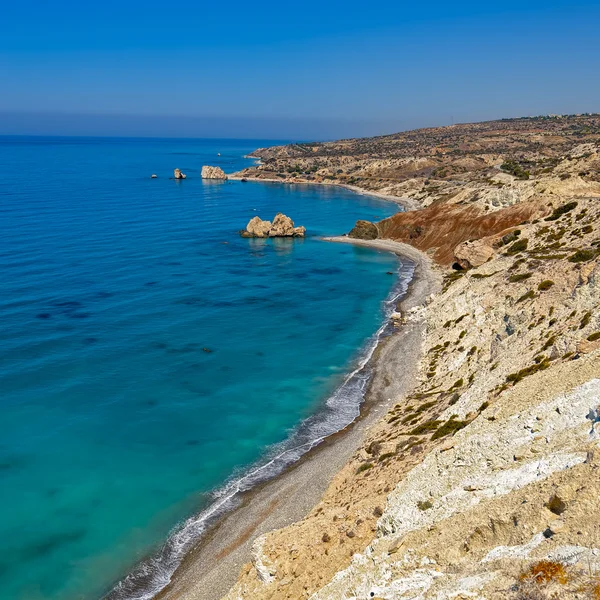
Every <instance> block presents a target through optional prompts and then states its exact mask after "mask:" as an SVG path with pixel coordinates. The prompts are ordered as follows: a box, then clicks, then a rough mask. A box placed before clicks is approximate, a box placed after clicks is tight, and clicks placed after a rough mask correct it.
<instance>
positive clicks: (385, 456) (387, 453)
mask: <svg viewBox="0 0 600 600" xmlns="http://www.w3.org/2000/svg"><path fill="white" fill-rule="evenodd" d="M392 456H396V453H395V452H386V453H385V454H382V455H381V456H380V457H379V462H383V461H384V460H385V459H386V458H392Z"/></svg>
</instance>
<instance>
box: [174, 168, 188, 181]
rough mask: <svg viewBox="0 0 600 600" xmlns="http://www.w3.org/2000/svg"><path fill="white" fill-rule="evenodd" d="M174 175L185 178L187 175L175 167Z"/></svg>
mask: <svg viewBox="0 0 600 600" xmlns="http://www.w3.org/2000/svg"><path fill="white" fill-rule="evenodd" d="M173 177H175V179H185V178H186V177H187V175H186V174H185V173H182V172H181V170H180V169H175V170H174V171H173Z"/></svg>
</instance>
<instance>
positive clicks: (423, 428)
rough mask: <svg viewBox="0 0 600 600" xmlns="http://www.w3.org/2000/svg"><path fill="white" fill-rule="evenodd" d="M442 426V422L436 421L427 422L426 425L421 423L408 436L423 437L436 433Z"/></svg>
mask: <svg viewBox="0 0 600 600" xmlns="http://www.w3.org/2000/svg"><path fill="white" fill-rule="evenodd" d="M440 424H441V421H436V420H435V419H431V421H425V423H421V425H417V427H415V428H414V429H413V430H412V431H409V433H408V435H422V434H423V433H429V432H430V431H435V430H436V429H437V428H438V426H439V425H440Z"/></svg>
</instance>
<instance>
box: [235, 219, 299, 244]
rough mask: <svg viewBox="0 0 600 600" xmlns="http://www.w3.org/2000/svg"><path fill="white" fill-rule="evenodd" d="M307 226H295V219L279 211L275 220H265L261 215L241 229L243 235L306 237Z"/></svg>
mask: <svg viewBox="0 0 600 600" xmlns="http://www.w3.org/2000/svg"><path fill="white" fill-rule="evenodd" d="M305 233H306V227H295V226H294V221H292V219H290V218H289V217H287V216H286V215H284V214H283V213H277V214H276V215H275V218H274V219H273V222H271V221H263V220H262V219H261V218H259V217H253V218H252V219H250V222H249V223H248V225H246V229H243V230H242V231H240V235H241V236H242V237H258V238H267V237H304V234H305Z"/></svg>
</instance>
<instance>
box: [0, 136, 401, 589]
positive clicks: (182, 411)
mask: <svg viewBox="0 0 600 600" xmlns="http://www.w3.org/2000/svg"><path fill="white" fill-rule="evenodd" d="M269 143H270V142H265V141H264V140H255V141H252V140H250V141H247V140H246V141H237V142H236V141H231V140H227V141H225V140H220V141H219V140H148V139H140V140H136V139H83V138H82V139H79V138H6V137H5V138H0V274H1V277H0V422H1V424H2V437H1V438H0V485H1V490H0V492H1V493H0V539H1V540H2V543H1V544H0V598H2V599H3V600H13V599H14V600H42V599H43V600H59V599H60V600H73V599H79V598H86V599H88V598H89V599H95V598H99V597H101V596H102V595H104V594H105V593H107V592H108V591H109V590H110V589H111V588H112V586H113V585H114V584H115V583H116V582H118V581H119V580H120V579H121V578H122V577H123V576H124V575H125V574H126V573H128V572H129V571H130V570H131V569H132V568H133V567H135V565H136V564H138V563H139V561H140V560H142V559H144V558H145V557H147V556H149V555H150V556H152V554H153V553H154V552H155V551H156V550H157V549H159V548H161V547H162V550H161V554H160V555H158V556H155V557H154V559H153V560H152V561H151V562H150V563H144V564H145V566H144V568H143V569H142V570H140V569H138V570H137V571H136V572H135V573H136V577H135V578H132V577H130V578H129V579H128V580H126V582H125V585H124V586H121V587H120V588H118V590H117V592H114V593H113V596H114V597H132V592H131V590H132V589H134V588H135V589H138V590H139V589H140V587H144V586H149V587H150V588H154V589H156V588H157V587H159V586H160V585H162V584H164V582H165V581H166V580H168V576H169V575H170V572H171V571H172V568H173V567H174V566H175V564H176V563H177V560H178V559H179V557H180V556H179V555H180V552H179V553H178V552H176V551H175V550H177V549H178V548H179V545H180V544H181V545H182V546H183V547H185V545H186V544H188V543H189V541H190V540H191V539H192V538H193V537H194V536H195V535H197V534H198V533H199V532H201V531H202V529H203V527H204V526H205V524H204V521H203V519H202V518H200V519H198V518H197V517H195V518H193V519H191V520H190V521H188V522H187V523H186V519H187V518H188V517H190V516H192V515H197V514H198V513H199V512H201V511H203V510H206V509H207V507H213V506H214V504H213V503H214V501H215V497H214V495H213V494H211V492H212V491H214V490H218V489H219V488H221V489H222V486H223V484H224V483H225V482H230V487H229V488H226V491H225V492H223V491H221V496H220V498H218V499H217V500H218V501H221V502H222V501H223V498H225V497H228V496H229V493H230V492H231V490H232V489H233V488H235V486H236V485H237V484H235V483H231V482H233V481H235V480H236V479H237V478H239V477H240V476H242V475H243V474H244V473H245V472H247V469H248V467H249V466H251V465H255V466H256V465H261V464H263V463H264V461H265V460H267V459H268V458H272V457H274V456H276V455H279V454H281V452H284V451H285V450H286V448H289V447H296V446H298V445H301V444H305V445H306V444H308V445H310V441H311V440H312V439H314V438H315V437H316V436H318V435H320V434H326V433H329V432H330V431H332V430H334V429H335V428H336V427H339V426H340V425H343V424H345V422H344V420H348V419H351V418H352V417H353V416H354V414H355V412H356V406H357V402H358V399H357V395H356V393H355V392H356V391H357V389H358V388H360V386H361V385H362V384H363V382H362V380H361V377H360V374H359V376H358V377H356V378H354V379H353V380H350V381H349V382H348V383H347V385H346V386H345V387H343V388H341V389H339V386H340V385H341V384H342V383H343V382H344V380H345V377H346V375H347V373H348V372H350V371H352V369H354V368H355V367H356V366H357V364H358V363H359V361H360V359H361V356H363V355H364V352H365V348H366V347H367V346H366V345H367V344H368V341H369V339H370V338H371V339H372V336H373V334H374V333H375V332H376V331H377V329H378V328H379V326H380V325H381V323H382V321H383V318H384V311H385V310H386V304H385V303H384V299H386V298H388V299H389V297H390V294H391V293H392V288H393V286H394V285H395V284H397V281H398V280H397V278H396V277H391V276H390V275H389V274H388V272H389V271H394V272H396V271H398V268H399V263H398V261H397V259H396V258H395V257H392V256H390V255H388V254H386V253H378V252H375V251H372V250H366V249H360V248H354V247H350V246H346V245H341V244H340V245H338V244H331V243H327V242H323V241H320V240H319V239H318V238H317V236H319V235H323V234H338V233H342V232H344V231H348V230H349V229H350V228H351V227H352V225H353V224H354V222H355V221H356V219H357V218H366V219H375V218H383V217H386V216H388V215H390V214H392V213H393V212H395V210H396V207H394V206H393V205H391V204H389V203H384V202H381V201H379V200H376V199H373V198H367V197H364V196H358V195H355V194H353V193H351V192H347V191H344V190H341V189H335V188H327V187H317V186H311V187H309V186H295V187H289V186H288V187H286V186H284V185H278V184H271V185H269V184H257V183H245V184H244V183H241V182H225V183H224V182H207V181H202V180H201V179H200V177H199V171H200V168H201V166H202V165H203V164H215V165H220V166H222V167H223V168H224V169H225V170H226V171H229V172H231V171H234V170H237V169H239V168H241V167H243V166H245V165H248V164H250V163H251V161H249V160H248V159H244V158H243V156H244V154H246V153H247V152H249V151H251V150H253V149H254V148H256V147H259V146H265V145H267V144H269ZM218 152H220V153H221V156H220V157H219V156H217V153H218ZM174 167H179V168H181V169H182V170H183V171H184V172H186V173H187V175H188V179H187V180H185V181H174V180H171V179H169V176H170V175H171V174H172V170H173V168H174ZM151 173H157V174H158V175H159V178H158V179H154V180H153V179H150V177H149V176H150V174H151ZM277 211H282V212H284V213H286V214H288V215H289V216H291V217H292V218H293V219H294V220H295V221H296V223H297V224H301V225H305V226H306V227H307V229H308V234H309V237H307V239H305V240H268V241H265V240H248V239H242V238H240V237H239V236H238V234H237V231H238V230H239V229H241V228H243V227H244V226H245V224H246V223H247V221H248V220H249V219H250V218H251V217H252V216H254V215H259V216H261V217H262V218H269V219H271V218H272V217H273V216H274V215H275V213H276V212H277ZM405 269H408V270H409V268H408V267H407V266H406V265H405ZM336 390H338V391H337V392H336ZM294 435H295V437H294ZM290 438H291V440H290ZM286 440H287V441H286ZM305 447H306V446H305ZM299 453H301V452H300V451H297V450H292V451H289V452H288V453H287V454H285V455H284V456H285V460H288V459H291V458H293V457H294V456H295V454H299ZM279 462H280V463H281V461H279ZM281 466H282V465H281V464H278V463H277V461H275V463H271V464H270V466H269V469H271V470H277V469H278V468H280V467H281ZM269 469H266V470H261V471H260V473H262V474H264V473H265V472H267V471H268V470H269ZM253 477H254V476H253ZM251 482H252V478H251V479H250V480H246V481H245V482H244V483H243V485H247V484H249V483H251ZM231 486H233V488H232V487H231ZM209 510H212V509H211V508H209ZM182 523H184V524H185V525H184V528H183V529H181V527H182ZM178 528H179V529H178ZM174 531H175V532H177V531H179V533H178V534H177V535H175V536H174V537H172V538H171V542H170V543H169V544H167V545H166V546H162V543H163V542H164V540H165V539H167V537H168V536H169V533H170V532H174ZM142 575H143V576H142ZM138 576H141V578H138ZM140 596H141V597H143V596H144V595H143V594H141V595H140Z"/></svg>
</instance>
